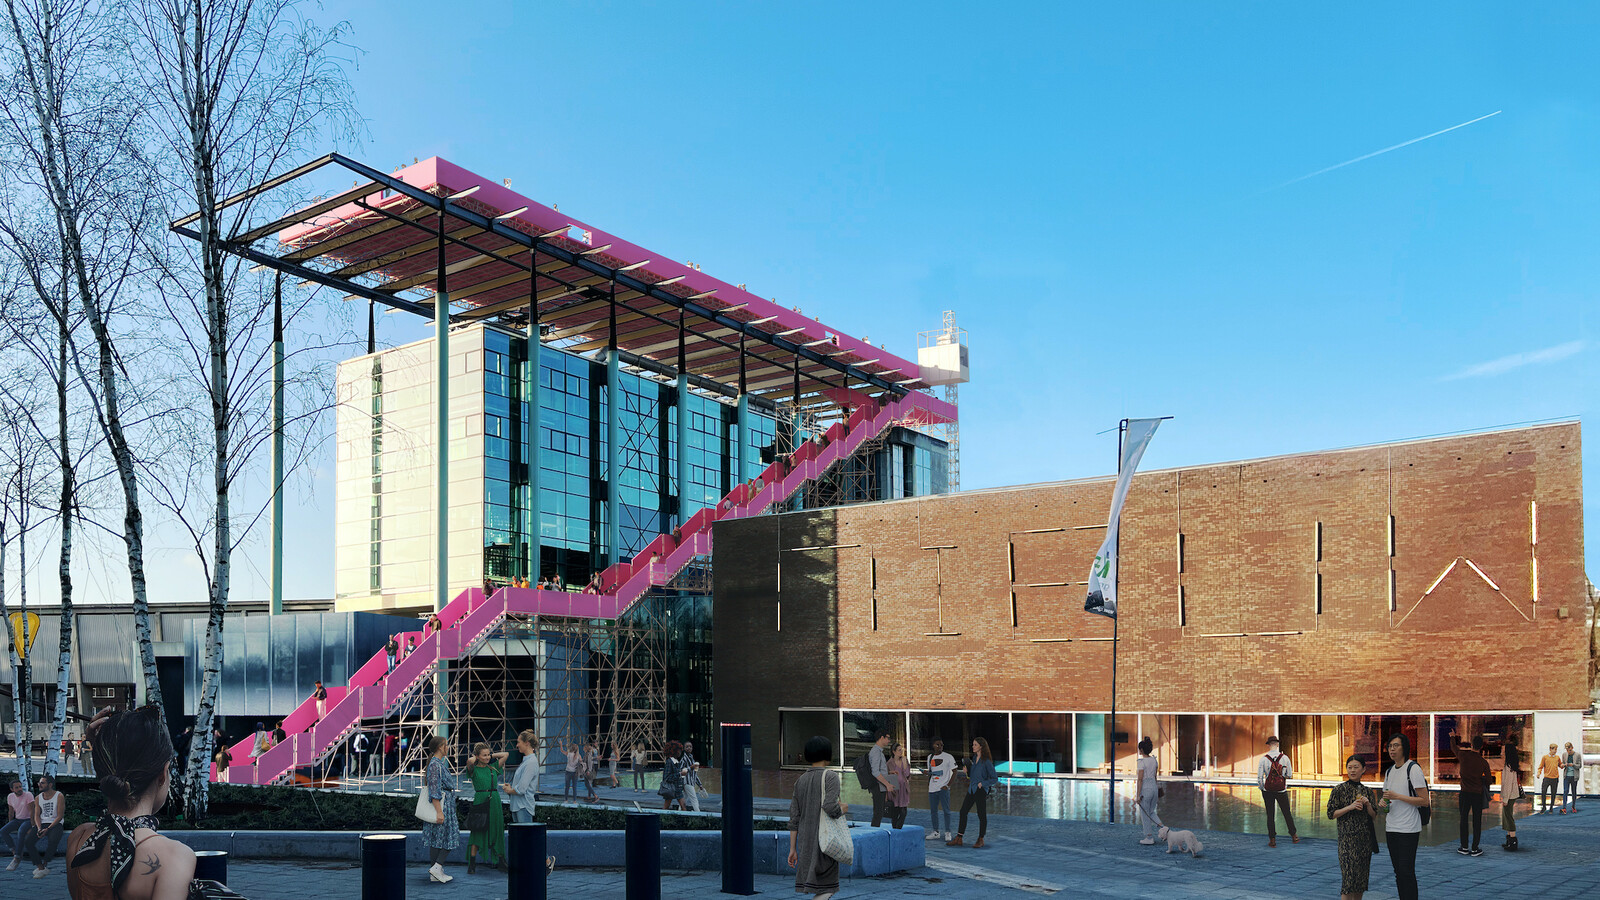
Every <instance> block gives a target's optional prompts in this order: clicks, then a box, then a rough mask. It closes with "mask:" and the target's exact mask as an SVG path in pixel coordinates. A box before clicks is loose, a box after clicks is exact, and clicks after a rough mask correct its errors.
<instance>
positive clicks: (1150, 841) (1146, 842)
mask: <svg viewBox="0 0 1600 900" xmlns="http://www.w3.org/2000/svg"><path fill="white" fill-rule="evenodd" d="M1155 842H1156V839H1155V838H1140V839H1139V843H1141V844H1143V845H1145V846H1146V847H1149V846H1152V845H1154V844H1155Z"/></svg>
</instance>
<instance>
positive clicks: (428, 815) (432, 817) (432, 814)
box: [417, 775, 450, 825]
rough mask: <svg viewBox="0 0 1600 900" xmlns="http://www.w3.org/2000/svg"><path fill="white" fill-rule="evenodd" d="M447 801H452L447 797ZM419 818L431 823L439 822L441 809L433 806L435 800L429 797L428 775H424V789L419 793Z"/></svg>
mask: <svg viewBox="0 0 1600 900" xmlns="http://www.w3.org/2000/svg"><path fill="white" fill-rule="evenodd" d="M445 802H446V803H448V802H450V801H449V798H446V799H445ZM417 818H419V819H421V820H422V821H424V822H426V823H428V824H429V825H437V824H438V823H439V811H438V810H436V809H434V808H433V801H432V800H431V799H429V798H428V776H426V775H424V776H422V790H421V791H419V792H418V793H417Z"/></svg>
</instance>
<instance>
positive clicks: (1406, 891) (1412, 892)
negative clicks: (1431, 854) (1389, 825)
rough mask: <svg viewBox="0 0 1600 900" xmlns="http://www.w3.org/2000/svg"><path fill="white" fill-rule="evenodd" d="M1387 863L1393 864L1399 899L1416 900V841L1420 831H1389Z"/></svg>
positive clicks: (1418, 838) (1419, 837)
mask: <svg viewBox="0 0 1600 900" xmlns="http://www.w3.org/2000/svg"><path fill="white" fill-rule="evenodd" d="M1387 836H1388V844H1389V863H1390V864H1391V865H1393V866H1394V888H1395V890H1396V891H1398V892H1399V894H1400V900H1417V842H1418V841H1420V840H1422V833H1421V832H1420V831H1410V832H1406V831H1390V832H1388V833H1387Z"/></svg>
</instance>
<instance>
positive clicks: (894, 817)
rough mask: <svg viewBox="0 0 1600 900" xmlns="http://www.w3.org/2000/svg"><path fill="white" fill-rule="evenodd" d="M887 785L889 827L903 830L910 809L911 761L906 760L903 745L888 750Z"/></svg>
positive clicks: (896, 745)
mask: <svg viewBox="0 0 1600 900" xmlns="http://www.w3.org/2000/svg"><path fill="white" fill-rule="evenodd" d="M889 785H890V787H889V806H890V810H891V812H890V816H889V827H890V828H896V829H898V828H904V827H905V825H906V813H907V812H909V811H910V809H911V761H910V760H909V759H906V746H905V745H904V744H895V745H893V746H892V747H890V749H889Z"/></svg>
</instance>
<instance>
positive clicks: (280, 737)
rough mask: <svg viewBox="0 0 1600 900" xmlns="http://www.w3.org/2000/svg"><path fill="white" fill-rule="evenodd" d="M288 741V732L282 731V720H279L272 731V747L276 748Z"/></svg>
mask: <svg viewBox="0 0 1600 900" xmlns="http://www.w3.org/2000/svg"><path fill="white" fill-rule="evenodd" d="M288 739H289V732H287V731H284V730H283V720H282V719H279V720H278V727H277V728H274V729H272V746H274V747H276V746H278V745H279V744H281V743H283V742H284V741H287V740H288Z"/></svg>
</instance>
